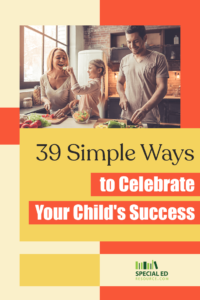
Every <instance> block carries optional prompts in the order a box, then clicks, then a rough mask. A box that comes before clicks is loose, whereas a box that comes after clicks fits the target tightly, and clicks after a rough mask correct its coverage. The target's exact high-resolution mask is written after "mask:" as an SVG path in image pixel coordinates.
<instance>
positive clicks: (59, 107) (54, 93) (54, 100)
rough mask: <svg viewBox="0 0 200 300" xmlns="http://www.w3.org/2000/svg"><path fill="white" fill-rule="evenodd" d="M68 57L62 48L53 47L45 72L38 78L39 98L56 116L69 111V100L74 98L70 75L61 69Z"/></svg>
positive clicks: (61, 115) (63, 114) (67, 64)
mask: <svg viewBox="0 0 200 300" xmlns="http://www.w3.org/2000/svg"><path fill="white" fill-rule="evenodd" d="M64 66H69V58H68V55H67V53H66V52H65V51H64V50H63V49H62V48H54V49H52V50H51V52H50V53H49V55H48V58H47V73H45V74H44V75H42V77H41V78H40V87H41V100H42V102H43V103H44V107H45V109H46V110H48V111H49V110H50V109H52V110H53V112H55V115H56V116H57V117H58V118H61V117H63V116H65V114H66V113H68V112H69V110H70V108H69V102H71V101H72V100H74V99H75V97H74V94H73V93H72V91H71V78H70V75H69V74H68V73H67V72H66V71H64V70H63V67H64Z"/></svg>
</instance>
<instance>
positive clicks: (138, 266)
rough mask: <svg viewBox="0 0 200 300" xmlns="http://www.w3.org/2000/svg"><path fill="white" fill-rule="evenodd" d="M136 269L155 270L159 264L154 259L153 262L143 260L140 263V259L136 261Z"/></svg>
mask: <svg viewBox="0 0 200 300" xmlns="http://www.w3.org/2000/svg"><path fill="white" fill-rule="evenodd" d="M135 269H136V270H153V269H158V264H157V262H156V261H154V260H152V263H147V262H146V261H143V262H141V263H139V262H138V261H136V262H135Z"/></svg>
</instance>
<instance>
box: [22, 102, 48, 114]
mask: <svg viewBox="0 0 200 300" xmlns="http://www.w3.org/2000/svg"><path fill="white" fill-rule="evenodd" d="M42 108H44V104H42V105H37V106H33V107H30V108H29V107H27V108H23V107H21V108H20V115H26V114H30V113H32V112H36V111H37V110H39V109H42Z"/></svg>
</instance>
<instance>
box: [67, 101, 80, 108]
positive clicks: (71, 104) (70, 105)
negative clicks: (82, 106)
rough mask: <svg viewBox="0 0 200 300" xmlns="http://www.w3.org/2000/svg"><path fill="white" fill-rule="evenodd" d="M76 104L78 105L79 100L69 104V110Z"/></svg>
mask: <svg viewBox="0 0 200 300" xmlns="http://www.w3.org/2000/svg"><path fill="white" fill-rule="evenodd" d="M77 103H79V100H73V101H71V102H70V103H69V108H70V109H71V108H72V107H73V106H75V105H76V104H77Z"/></svg>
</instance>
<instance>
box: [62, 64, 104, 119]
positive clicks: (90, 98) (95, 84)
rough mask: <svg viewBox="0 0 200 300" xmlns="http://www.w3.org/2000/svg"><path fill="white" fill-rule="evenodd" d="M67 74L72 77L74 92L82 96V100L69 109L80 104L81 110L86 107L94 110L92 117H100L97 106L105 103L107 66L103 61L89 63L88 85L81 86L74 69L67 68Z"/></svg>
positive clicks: (74, 102)
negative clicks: (104, 77)
mask: <svg viewBox="0 0 200 300" xmlns="http://www.w3.org/2000/svg"><path fill="white" fill-rule="evenodd" d="M67 72H68V73H69V74H70V76H71V85H72V88H71V90H72V92H73V93H74V94H75V95H81V96H82V97H81V99H80V100H74V101H72V102H71V103H70V105H69V107H70V108H72V107H73V106H74V105H76V104H77V103H79V110H82V109H83V108H84V107H90V108H92V113H91V116H99V110H98V107H97V105H98V104H99V103H101V102H103V101H104V84H103V76H104V74H105V73H106V68H105V64H104V62H103V61H102V60H101V59H94V60H91V61H90V62H89V66H88V74H89V79H90V80H89V82H88V84H87V85H84V86H80V85H79V84H78V82H77V80H76V77H75V75H74V71H73V68H70V67H67Z"/></svg>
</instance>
